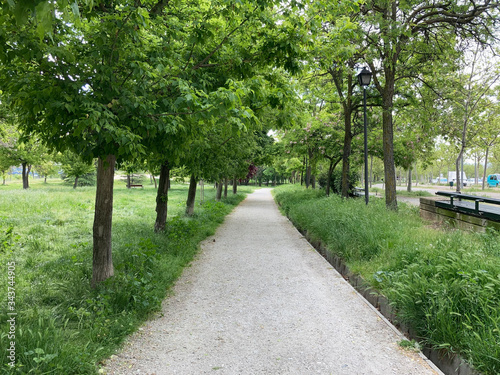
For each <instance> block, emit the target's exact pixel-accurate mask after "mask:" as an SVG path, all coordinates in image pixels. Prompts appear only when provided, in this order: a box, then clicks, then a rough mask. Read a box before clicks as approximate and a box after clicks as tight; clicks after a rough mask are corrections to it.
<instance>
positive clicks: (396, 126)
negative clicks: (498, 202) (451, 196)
mask: <svg viewBox="0 0 500 375" xmlns="http://www.w3.org/2000/svg"><path fill="white" fill-rule="evenodd" d="M335 6H339V4H338V3H337V4H335ZM498 10H499V3H498V2H495V1H483V2H472V1H465V2H459V1H451V2H450V1H442V2H441V1H407V2H396V1H377V0H373V1H367V2H364V3H363V4H362V5H360V7H359V8H357V7H353V8H352V9H350V10H348V9H343V11H342V13H343V14H344V17H338V15H337V16H336V17H335V16H333V14H334V13H332V12H331V10H330V9H325V10H324V11H323V10H322V11H321V12H322V21H323V22H322V27H321V29H320V30H318V31H317V33H316V34H315V39H314V43H313V44H312V45H311V47H310V49H309V51H310V55H311V59H310V60H309V66H308V68H309V69H308V71H307V73H306V74H305V75H304V76H303V77H302V78H301V82H300V84H301V92H302V98H303V99H304V101H303V116H302V118H301V119H300V124H299V125H298V126H297V128H296V129H295V130H294V131H295V133H294V132H293V130H292V131H289V130H287V131H284V132H282V134H281V135H280V137H281V138H282V140H283V143H284V144H285V147H286V146H287V145H294V147H293V149H290V150H285V152H286V153H288V154H291V155H290V156H292V157H297V158H298V159H299V160H300V161H302V164H303V165H304V167H305V168H307V170H308V176H306V185H307V186H309V184H311V185H314V179H313V180H312V181H310V175H311V173H312V174H314V173H313V172H311V171H314V170H317V169H318V163H320V162H321V163H324V164H325V165H324V166H322V165H320V166H319V168H320V169H321V168H323V169H325V170H327V171H328V172H329V173H331V170H332V169H333V168H335V166H336V165H337V164H338V165H341V166H342V191H341V193H342V195H343V196H345V197H347V196H349V194H350V193H351V187H352V181H351V180H352V179H350V178H349V176H350V175H351V173H350V170H351V169H352V168H353V167H354V169H355V170H358V165H359V164H360V163H361V157H360V151H361V150H362V138H361V137H362V135H361V132H362V122H361V119H362V112H361V111H362V107H361V98H362V95H361V90H360V88H359V86H358V84H357V80H356V73H357V71H358V69H360V68H361V67H362V66H368V67H369V68H370V70H371V71H372V72H373V83H372V85H371V86H370V87H369V88H368V107H369V124H370V128H371V129H370V135H369V154H370V156H371V160H373V158H380V159H381V160H383V163H384V168H383V170H384V176H383V180H384V182H385V187H386V190H385V194H386V204H387V206H388V207H389V208H392V209H396V208H397V200H396V181H397V179H396V167H401V168H403V169H404V170H406V171H411V170H412V169H413V168H414V166H416V165H417V163H418V164H419V165H420V167H421V168H422V169H426V168H428V167H429V166H430V165H431V164H433V163H439V162H440V159H441V158H442V156H441V155H440V153H439V152H434V148H435V144H436V142H437V139H439V140H440V141H439V142H441V143H443V144H444V145H447V146H448V152H449V153H452V154H453V155H454V162H455V168H456V169H457V175H460V174H459V173H458V169H459V168H460V167H461V165H460V161H462V160H463V156H464V153H465V152H466V151H469V153H470V152H471V151H473V150H474V151H476V153H477V150H482V151H484V153H485V154H487V151H488V149H489V148H490V147H491V146H492V145H493V144H495V142H496V139H497V138H498V135H499V130H498V129H499V127H498V121H499V120H498V118H499V117H498V111H499V104H498V103H499V99H500V98H499V97H498V93H497V90H496V87H497V84H498V81H499V76H500V70H499V64H498V60H497V59H495V58H494V57H493V55H494V52H495V46H494V43H495V40H496V39H495V33H496V32H497V31H498V23H497V22H498V19H499V18H498ZM339 113H341V117H338V114H339ZM328 124H329V125H328ZM327 126H330V127H331V129H327V128H326V127H327ZM439 142H438V143H439ZM284 156H285V157H286V155H284ZM485 158H487V156H486V155H485ZM484 165H487V160H485V163H484ZM410 176H411V173H410ZM328 181H329V179H328ZM409 186H410V187H411V184H410V185H409ZM459 189H460V183H458V184H457V190H459Z"/></svg>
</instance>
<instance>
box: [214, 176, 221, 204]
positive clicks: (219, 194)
mask: <svg viewBox="0 0 500 375" xmlns="http://www.w3.org/2000/svg"><path fill="white" fill-rule="evenodd" d="M221 198H222V181H219V182H218V183H217V192H216V193H215V200H216V201H217V202H219V201H220V200H221Z"/></svg>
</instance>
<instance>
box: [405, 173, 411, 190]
mask: <svg viewBox="0 0 500 375" xmlns="http://www.w3.org/2000/svg"><path fill="white" fill-rule="evenodd" d="M406 191H408V192H411V167H410V168H408V182H407V185H406Z"/></svg>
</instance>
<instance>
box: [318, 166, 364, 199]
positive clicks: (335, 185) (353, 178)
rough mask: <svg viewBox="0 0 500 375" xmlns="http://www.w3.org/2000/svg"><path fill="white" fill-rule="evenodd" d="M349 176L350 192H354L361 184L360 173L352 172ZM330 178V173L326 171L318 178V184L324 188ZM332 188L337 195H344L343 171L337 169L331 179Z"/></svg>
mask: <svg viewBox="0 0 500 375" xmlns="http://www.w3.org/2000/svg"><path fill="white" fill-rule="evenodd" d="M350 172H351V173H350V176H349V191H350V192H351V194H352V192H353V191H354V187H355V186H356V184H357V183H358V182H359V173H358V172H356V171H353V170H351V171H350ZM327 178H328V173H327V172H326V171H325V172H323V173H321V174H320V175H319V176H318V183H319V184H320V186H321V187H322V188H324V187H326V181H327ZM330 186H331V189H332V192H333V193H334V194H337V195H341V193H342V170H340V169H335V170H334V171H333V173H332V175H331V178H330Z"/></svg>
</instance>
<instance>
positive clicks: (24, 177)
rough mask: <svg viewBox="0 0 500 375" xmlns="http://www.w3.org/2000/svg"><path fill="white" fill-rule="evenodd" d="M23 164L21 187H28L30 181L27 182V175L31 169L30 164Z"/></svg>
mask: <svg viewBox="0 0 500 375" xmlns="http://www.w3.org/2000/svg"><path fill="white" fill-rule="evenodd" d="M22 166H23V172H22V173H23V189H29V187H30V183H29V176H30V170H31V165H28V163H22Z"/></svg>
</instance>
